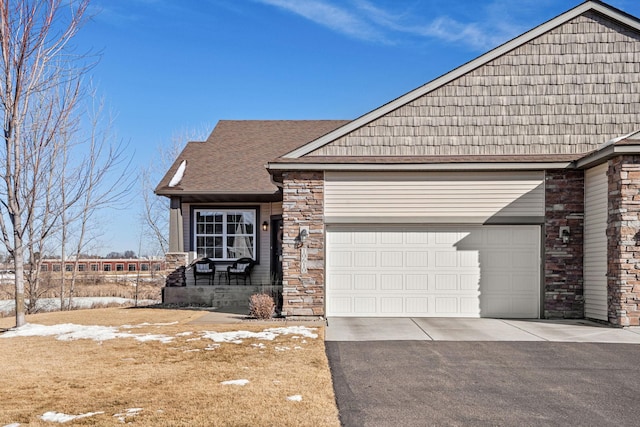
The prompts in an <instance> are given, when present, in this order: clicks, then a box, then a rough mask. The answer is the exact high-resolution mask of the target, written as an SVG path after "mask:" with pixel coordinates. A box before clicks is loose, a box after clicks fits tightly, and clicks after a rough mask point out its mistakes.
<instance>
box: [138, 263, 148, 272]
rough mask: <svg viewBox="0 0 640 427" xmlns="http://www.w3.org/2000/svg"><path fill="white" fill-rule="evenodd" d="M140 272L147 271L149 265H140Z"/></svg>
mask: <svg viewBox="0 0 640 427" xmlns="http://www.w3.org/2000/svg"><path fill="white" fill-rule="evenodd" d="M140 270H142V271H149V264H140Z"/></svg>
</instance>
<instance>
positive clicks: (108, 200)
mask: <svg viewBox="0 0 640 427" xmlns="http://www.w3.org/2000/svg"><path fill="white" fill-rule="evenodd" d="M91 99H95V96H92V97H91ZM91 105H92V106H93V109H92V110H91V112H90V113H89V114H88V117H89V118H90V124H89V130H90V132H89V136H88V139H87V140H86V144H84V145H85V147H84V148H85V149H86V152H85V156H84V159H85V160H84V161H83V162H81V163H80V164H79V165H78V166H77V167H76V168H71V174H70V175H66V176H64V177H63V178H62V179H63V180H64V181H65V185H66V184H67V183H71V191H70V192H69V193H68V194H69V195H70V196H71V200H70V201H69V202H70V203H69V204H68V205H65V206H66V207H67V209H65V210H64V211H63V214H64V217H63V221H62V224H61V228H62V233H61V237H62V238H61V245H60V247H61V250H62V251H63V253H64V252H65V251H66V249H65V248H66V247H67V245H68V244H70V246H71V253H72V256H73V263H72V270H71V271H72V273H71V281H70V284H69V293H68V296H67V300H66V305H65V292H64V288H62V289H61V292H60V298H61V304H60V307H61V308H62V309H64V308H65V307H66V308H68V309H70V308H71V307H72V306H73V297H74V292H75V284H76V281H77V278H78V275H77V273H78V263H79V260H80V255H81V254H82V252H83V251H85V250H87V249H88V245H90V244H91V242H92V241H93V236H92V234H91V232H92V227H91V224H92V219H93V218H94V217H95V214H96V212H98V211H99V209H101V208H105V207H115V206H118V205H120V204H123V203H125V202H126V196H127V194H128V193H129V191H130V190H131V188H132V186H133V183H134V180H133V178H132V177H131V176H130V175H129V166H130V164H131V163H130V162H131V160H128V161H126V159H125V151H124V147H123V146H122V145H120V144H114V143H112V142H111V141H112V140H113V138H112V136H111V133H110V130H111V121H106V122H103V117H105V115H104V114H103V108H104V104H103V103H102V102H100V103H97V104H96V103H92V104H91ZM72 146H73V143H72V142H71V141H68V143H67V144H65V147H67V148H68V147H72ZM66 166H67V162H65V167H64V168H63V170H67V167H66ZM78 176H81V177H82V178H83V179H82V182H83V185H82V186H81V187H79V188H78V187H76V186H75V185H74V184H73V183H74V182H76V181H77V177H78ZM78 190H79V192H78ZM62 193H63V195H62V197H65V196H66V195H65V194H64V192H62ZM73 231H75V233H73V235H72V236H69V233H70V232H73ZM69 237H71V238H69ZM63 259H64V256H63ZM62 283H63V284H64V274H63V280H62Z"/></svg>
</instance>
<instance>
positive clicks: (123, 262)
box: [40, 258, 164, 273]
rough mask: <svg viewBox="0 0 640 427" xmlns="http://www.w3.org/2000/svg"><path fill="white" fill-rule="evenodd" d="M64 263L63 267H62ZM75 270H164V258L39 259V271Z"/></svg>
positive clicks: (130, 271)
mask: <svg viewBox="0 0 640 427" xmlns="http://www.w3.org/2000/svg"><path fill="white" fill-rule="evenodd" d="M63 264H64V267H63ZM63 268H64V271H68V272H69V271H73V270H74V269H76V271H79V272H87V273H89V272H91V273H96V272H114V273H137V272H153V271H161V270H164V260H162V259H154V258H151V259H150V258H80V259H78V260H77V262H76V260H75V259H67V260H66V261H65V262H64V263H63V262H62V260H60V259H56V258H45V259H42V260H41V261H40V271H42V272H47V271H53V272H58V271H62V269H63Z"/></svg>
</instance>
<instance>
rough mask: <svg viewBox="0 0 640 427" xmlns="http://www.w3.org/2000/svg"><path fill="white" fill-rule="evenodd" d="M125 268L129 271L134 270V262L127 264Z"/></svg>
mask: <svg viewBox="0 0 640 427" xmlns="http://www.w3.org/2000/svg"><path fill="white" fill-rule="evenodd" d="M127 268H128V269H129V271H136V265H135V264H128V265H127Z"/></svg>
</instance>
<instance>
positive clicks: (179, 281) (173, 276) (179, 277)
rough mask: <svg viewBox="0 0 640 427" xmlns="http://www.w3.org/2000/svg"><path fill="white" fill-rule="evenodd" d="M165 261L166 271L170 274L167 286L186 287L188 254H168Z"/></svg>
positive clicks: (166, 282)
mask: <svg viewBox="0 0 640 427" xmlns="http://www.w3.org/2000/svg"><path fill="white" fill-rule="evenodd" d="M164 259H165V269H166V271H167V272H168V273H167V279H166V281H165V286H186V285H187V278H186V277H185V270H186V265H187V264H188V263H189V254H188V253H187V252H167V254H166V255H165V258H164Z"/></svg>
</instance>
